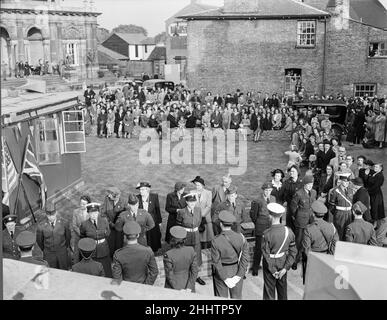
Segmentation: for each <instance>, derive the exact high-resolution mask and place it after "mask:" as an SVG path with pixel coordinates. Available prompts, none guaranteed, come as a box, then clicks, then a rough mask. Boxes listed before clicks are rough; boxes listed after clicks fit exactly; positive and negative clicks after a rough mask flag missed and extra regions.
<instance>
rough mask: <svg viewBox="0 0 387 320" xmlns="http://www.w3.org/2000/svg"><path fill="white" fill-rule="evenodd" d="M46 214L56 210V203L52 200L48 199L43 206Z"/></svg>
mask: <svg viewBox="0 0 387 320" xmlns="http://www.w3.org/2000/svg"><path fill="white" fill-rule="evenodd" d="M45 211H46V214H48V215H51V214H54V213H55V212H56V205H55V203H54V202H52V201H48V202H47V203H46V206H45Z"/></svg>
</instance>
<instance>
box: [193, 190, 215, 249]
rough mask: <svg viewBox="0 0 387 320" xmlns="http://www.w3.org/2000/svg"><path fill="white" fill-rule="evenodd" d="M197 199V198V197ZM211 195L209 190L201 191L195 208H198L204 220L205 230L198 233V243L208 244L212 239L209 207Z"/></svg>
mask: <svg viewBox="0 0 387 320" xmlns="http://www.w3.org/2000/svg"><path fill="white" fill-rule="evenodd" d="M198 199H199V197H198ZM211 200H212V193H211V191H209V190H205V189H204V190H203V191H202V193H201V195H200V199H199V200H198V201H197V203H196V206H198V207H200V209H201V214H202V217H203V218H205V222H206V224H205V229H204V231H203V232H201V233H200V242H209V241H212V239H214V230H213V229H212V219H211V205H212V201H211Z"/></svg>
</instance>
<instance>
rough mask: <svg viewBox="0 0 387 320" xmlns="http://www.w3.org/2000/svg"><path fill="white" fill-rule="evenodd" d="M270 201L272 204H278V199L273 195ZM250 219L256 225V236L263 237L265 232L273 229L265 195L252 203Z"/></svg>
mask: <svg viewBox="0 0 387 320" xmlns="http://www.w3.org/2000/svg"><path fill="white" fill-rule="evenodd" d="M269 201H270V203H273V202H276V198H275V197H274V196H272V195H271V196H270V199H269ZM250 218H251V221H253V222H254V224H255V236H262V235H263V233H264V231H265V230H267V229H269V228H270V227H271V220H270V215H269V211H268V210H267V201H266V200H265V198H264V196H263V194H261V195H260V196H259V198H258V199H257V200H253V201H252V202H251V209H250Z"/></svg>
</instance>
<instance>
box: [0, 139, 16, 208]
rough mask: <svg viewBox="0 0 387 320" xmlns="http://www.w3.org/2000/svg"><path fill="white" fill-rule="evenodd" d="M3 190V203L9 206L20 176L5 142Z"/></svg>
mask: <svg viewBox="0 0 387 320" xmlns="http://www.w3.org/2000/svg"><path fill="white" fill-rule="evenodd" d="M1 169H2V176H1V177H2V181H1V184H2V190H3V191H4V197H3V200H2V202H3V203H4V204H6V205H7V206H9V197H10V195H11V193H12V191H13V190H15V188H16V187H17V181H18V174H17V171H16V168H15V164H14V163H13V160H12V157H11V153H10V152H9V149H8V146H7V144H6V143H5V141H3V161H2V167H1Z"/></svg>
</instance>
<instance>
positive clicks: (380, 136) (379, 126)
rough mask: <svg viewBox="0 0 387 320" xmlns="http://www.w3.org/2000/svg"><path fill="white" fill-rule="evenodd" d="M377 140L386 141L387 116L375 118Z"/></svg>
mask: <svg viewBox="0 0 387 320" xmlns="http://www.w3.org/2000/svg"><path fill="white" fill-rule="evenodd" d="M375 123H376V125H375V140H376V141H380V142H383V141H384V139H385V136H384V135H385V129H386V116H384V115H382V114H381V115H379V116H377V117H376V118H375Z"/></svg>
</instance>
